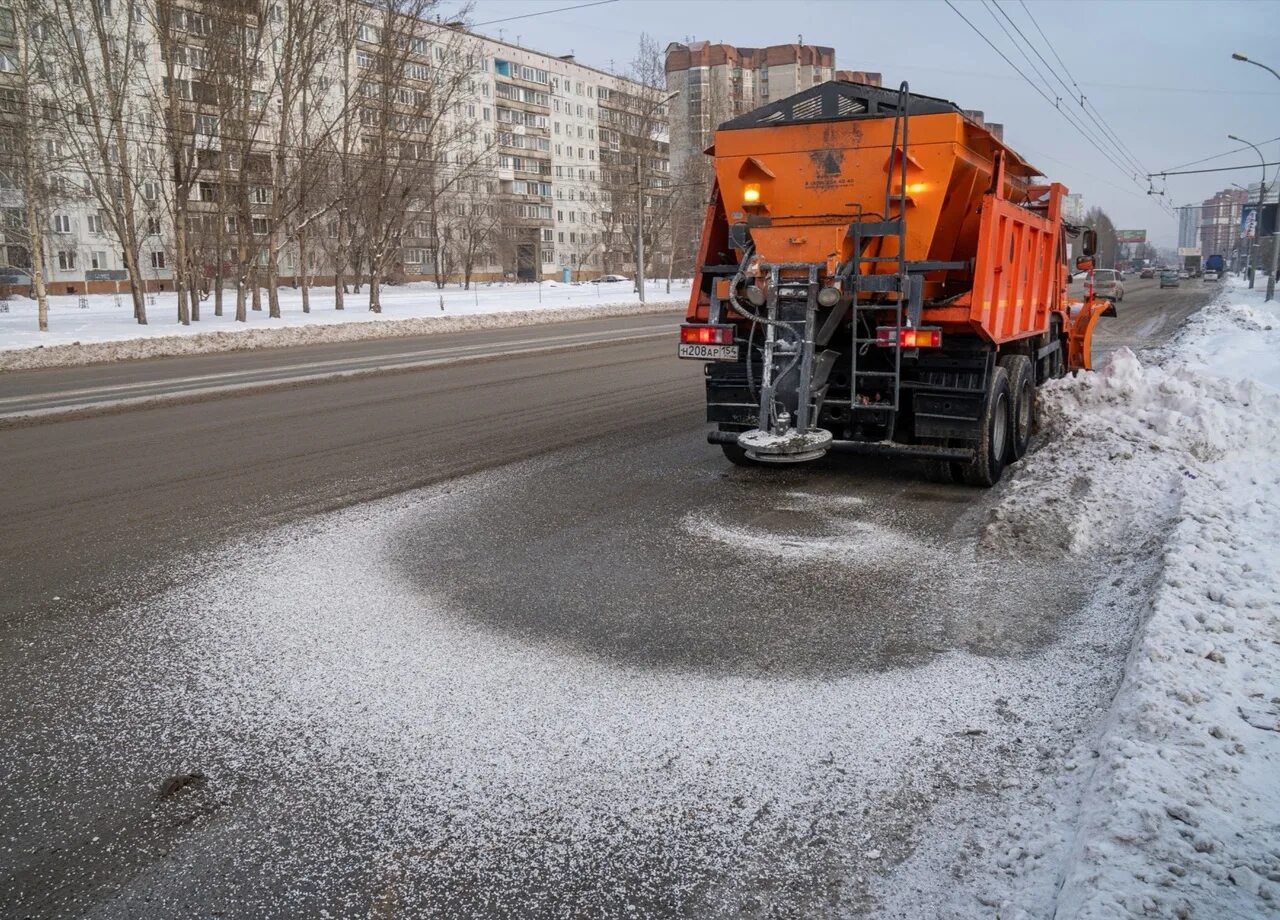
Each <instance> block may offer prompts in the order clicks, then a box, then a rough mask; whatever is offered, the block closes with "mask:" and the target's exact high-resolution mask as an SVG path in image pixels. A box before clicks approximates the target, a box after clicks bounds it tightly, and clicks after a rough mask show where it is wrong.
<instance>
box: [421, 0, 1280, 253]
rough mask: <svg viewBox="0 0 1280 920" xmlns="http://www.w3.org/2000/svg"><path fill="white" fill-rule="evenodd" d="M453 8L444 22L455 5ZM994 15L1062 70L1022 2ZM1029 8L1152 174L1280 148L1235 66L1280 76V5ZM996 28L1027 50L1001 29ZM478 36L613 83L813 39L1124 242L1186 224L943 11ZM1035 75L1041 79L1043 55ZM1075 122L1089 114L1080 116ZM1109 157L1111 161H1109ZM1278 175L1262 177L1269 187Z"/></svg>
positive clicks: (729, 1) (1271, 107) (1263, 108)
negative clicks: (951, 107) (973, 130)
mask: <svg viewBox="0 0 1280 920" xmlns="http://www.w3.org/2000/svg"><path fill="white" fill-rule="evenodd" d="M448 2H449V3H450V5H449V6H447V7H446V9H454V8H457V6H459V5H460V4H458V3H456V2H452V0H448ZM581 2H585V0H475V3H474V13H473V16H472V20H473V21H474V22H476V23H484V22H487V21H489V20H495V19H507V18H508V17H516V16H522V15H524V14H528V13H536V12H540V11H544V10H555V9H557V8H560V7H566V6H572V5H575V4H577V3H581ZM954 2H955V3H956V6H957V7H958V8H959V9H960V11H961V12H962V13H964V15H965V16H967V17H968V18H969V19H970V20H971V21H972V22H973V23H974V25H976V26H977V27H978V28H979V29H981V30H982V32H983V33H985V34H986V35H987V36H988V37H989V38H990V39H991V40H992V41H993V42H995V43H996V44H997V45H999V46H1000V47H1001V48H1002V49H1003V50H1004V51H1005V53H1006V54H1007V55H1008V56H1009V57H1010V59H1011V60H1012V61H1013V62H1014V63H1015V64H1017V65H1018V66H1019V67H1020V68H1021V69H1022V70H1023V72H1025V73H1026V74H1027V75H1028V76H1029V77H1031V78H1032V79H1035V75H1034V73H1032V71H1031V67H1030V66H1029V65H1028V64H1027V62H1026V60H1025V59H1024V58H1023V57H1022V56H1021V54H1020V53H1019V52H1018V51H1017V50H1016V49H1015V47H1014V45H1013V44H1012V43H1011V42H1010V41H1009V39H1008V38H1007V37H1006V36H1005V34H1004V33H1003V32H1002V31H1001V30H1000V28H999V26H998V25H997V20H996V18H995V17H994V16H993V14H992V12H991V11H990V10H988V9H985V8H984V7H983V6H982V4H981V3H980V2H978V0H954ZM999 2H1000V4H1001V6H1002V8H1003V9H1004V10H1005V11H1006V12H1007V13H1008V15H1009V17H1010V18H1012V19H1013V20H1014V22H1016V23H1017V24H1018V25H1019V27H1020V28H1021V29H1022V30H1023V32H1024V33H1026V34H1027V35H1028V36H1029V37H1030V38H1031V39H1033V41H1034V43H1035V44H1036V45H1037V46H1038V47H1039V49H1040V52H1041V54H1043V55H1044V57H1045V58H1046V59H1047V60H1048V61H1049V62H1050V63H1051V64H1053V65H1054V66H1055V67H1057V66H1058V62H1057V61H1056V60H1055V58H1054V57H1053V55H1052V54H1051V53H1050V51H1049V50H1048V49H1047V48H1046V47H1045V46H1044V44H1043V41H1042V40H1041V39H1040V36H1039V35H1038V34H1036V33H1035V31H1034V26H1033V25H1032V24H1031V21H1030V20H1029V19H1028V17H1027V14H1026V12H1025V11H1024V10H1023V8H1022V6H1021V4H1020V3H1019V2H1018V0H999ZM1027 6H1028V8H1029V9H1030V10H1031V13H1032V14H1033V15H1034V17H1035V19H1036V21H1037V22H1038V23H1039V25H1040V27H1041V28H1042V29H1043V30H1044V32H1045V34H1046V35H1047V36H1048V38H1049V39H1050V41H1052V43H1053V50H1056V52H1057V53H1058V55H1060V56H1061V58H1062V62H1063V63H1064V64H1065V65H1066V68H1067V69H1068V70H1069V71H1070V74H1071V75H1072V76H1073V77H1074V78H1075V80H1077V81H1078V82H1079V84H1080V85H1081V86H1082V87H1083V88H1084V91H1085V93H1086V94H1087V95H1088V98H1089V101H1090V103H1091V104H1092V105H1093V106H1095V107H1096V109H1097V111H1098V112H1099V113H1101V116H1102V118H1103V119H1104V120H1105V121H1106V123H1107V124H1108V125H1109V127H1110V128H1111V129H1112V130H1114V131H1115V133H1116V135H1117V136H1118V137H1119V139H1120V140H1121V141H1123V143H1124V144H1125V145H1126V146H1127V147H1128V149H1129V151H1130V152H1132V154H1133V155H1134V157H1135V158H1136V159H1137V160H1138V162H1139V163H1141V164H1142V165H1143V166H1145V167H1146V168H1147V169H1148V170H1152V171H1157V170H1164V169H1170V168H1173V167H1176V166H1178V165H1180V164H1182V163H1186V162H1188V161H1190V160H1197V159H1200V158H1201V157H1207V156H1212V155H1213V154H1217V153H1223V152H1225V151H1228V150H1231V149H1233V148H1235V147H1238V146H1240V145H1239V144H1236V143H1235V142H1233V141H1229V140H1228V139H1227V135H1228V134H1234V135H1237V136H1238V137H1242V138H1245V139H1247V140H1249V141H1252V142H1253V143H1255V144H1261V142H1263V141H1267V140H1269V139H1271V138H1277V137H1280V80H1277V79H1276V78H1275V77H1273V76H1271V75H1270V74H1269V73H1267V72H1266V71H1265V70H1262V69H1261V68H1258V67H1255V66H1253V65H1251V64H1244V63H1240V62H1238V61H1233V60H1232V59H1231V53H1232V52H1233V51H1240V52H1243V53H1245V54H1247V55H1249V56H1250V57H1252V58H1255V59H1257V60H1259V61H1262V62H1263V63H1266V64H1269V65H1270V66H1271V67H1274V68H1275V69H1276V70H1280V0H1238V2H1237V0H1202V2H1171V0H1157V2H1144V0H1128V2H1079V0H1075V2H1069V0H1040V2H1035V0H1028V3H1027ZM999 21H1000V22H1003V23H1004V25H1005V27H1006V28H1008V29H1009V31H1010V32H1011V33H1012V34H1013V35H1014V36H1015V37H1017V34H1018V33H1017V32H1016V31H1014V30H1013V27H1012V26H1011V25H1010V24H1009V23H1008V21H1007V20H1004V19H1001V20H999ZM499 30H502V34H501V36H499ZM477 31H479V32H481V33H484V34H487V35H492V36H494V37H501V38H503V39H504V40H506V41H516V40H517V39H518V41H519V43H520V44H522V45H524V46H526V47H530V48H536V49H538V50H540V51H546V52H550V53H553V54H567V53H569V52H573V53H574V54H576V55H577V58H578V60H579V61H580V62H581V63H584V64H589V65H591V66H594V67H600V68H602V69H604V70H609V69H614V70H617V71H624V70H625V69H626V66H627V63H628V62H629V61H630V60H631V59H632V58H633V57H634V56H635V52H636V46H637V43H638V40H639V36H640V34H641V33H642V32H648V33H649V34H651V35H653V36H654V37H655V38H657V39H658V41H659V43H660V44H662V45H665V44H666V43H667V42H670V41H689V40H697V39H706V40H709V41H722V42H728V43H730V44H734V45H739V46H762V45H771V44H781V43H785V42H792V41H796V39H797V36H798V35H803V36H804V41H805V42H807V43H810V44H819V45H829V46H831V47H834V48H835V49H836V64H837V65H838V66H839V67H840V68H841V69H850V70H872V71H879V72H881V73H883V74H884V80H885V84H886V85H894V86H896V85H897V84H898V83H899V82H900V81H902V80H907V81H909V82H910V84H911V88H912V90H914V91H916V92H922V93H926V94H929V95H934V96H943V97H946V98H948V99H951V100H953V101H954V102H956V103H958V104H959V105H960V106H961V107H962V108H966V109H981V110H983V111H985V112H986V114H987V118H988V119H989V120H991V121H998V122H1003V123H1004V125H1005V140H1006V141H1007V142H1008V143H1009V144H1011V145H1012V146H1013V147H1014V148H1015V149H1016V150H1018V152H1019V153H1021V154H1022V155H1023V156H1025V157H1026V158H1027V159H1029V160H1030V161H1031V162H1033V163H1035V164H1036V165H1037V166H1039V167H1040V168H1041V169H1042V170H1044V172H1045V173H1046V174H1047V175H1048V176H1050V177H1051V178H1053V179H1055V180H1058V181H1061V182H1064V183H1066V184H1067V185H1068V186H1069V187H1070V188H1071V190H1072V191H1073V192H1081V193H1083V195H1084V197H1085V202H1086V204H1088V205H1092V204H1098V205H1101V206H1102V207H1104V208H1105V209H1106V210H1107V211H1108V213H1109V214H1110V215H1111V217H1112V219H1113V220H1114V221H1115V223H1116V225H1117V226H1118V227H1121V228H1145V229H1146V230H1147V231H1148V238H1149V239H1151V240H1152V241H1153V242H1155V243H1156V244H1158V245H1162V246H1173V245H1175V244H1176V237H1177V224H1176V218H1174V217H1171V216H1169V215H1168V214H1167V213H1166V212H1165V211H1163V210H1161V208H1160V207H1159V206H1158V205H1157V204H1156V203H1155V201H1154V200H1153V199H1151V198H1150V197H1149V196H1148V195H1147V194H1146V187H1147V183H1146V180H1145V179H1143V180H1141V184H1140V185H1135V184H1134V182H1133V181H1131V178H1130V176H1129V175H1127V174H1125V173H1122V172H1121V171H1120V169H1119V168H1118V167H1117V166H1116V165H1113V164H1112V163H1110V162H1108V160H1107V159H1106V157H1104V156H1103V154H1102V153H1100V152H1099V151H1098V150H1097V149H1095V148H1094V147H1093V146H1092V145H1091V144H1090V143H1089V141H1087V140H1085V139H1084V138H1083V137H1082V136H1081V135H1080V134H1079V132H1078V131H1077V130H1076V129H1075V128H1073V127H1072V126H1071V124H1070V123H1069V122H1068V121H1067V120H1066V119H1064V118H1063V117H1062V115H1061V114H1059V113H1058V112H1057V111H1055V110H1054V108H1053V106H1052V105H1051V104H1050V103H1049V102H1047V101H1046V100H1045V99H1043V98H1042V97H1041V96H1039V95H1038V94H1037V93H1036V91H1035V90H1033V89H1032V88H1031V87H1030V86H1029V85H1028V84H1027V83H1026V82H1025V81H1024V80H1023V78H1022V77H1020V76H1019V75H1018V74H1017V73H1016V72H1014V70H1013V69H1012V68H1011V67H1010V65H1009V64H1007V63H1005V62H1004V61H1003V60H1001V59H1000V57H999V56H998V55H997V54H996V52H995V51H993V50H992V49H991V48H990V47H988V46H987V45H986V44H985V43H984V42H983V40H982V39H981V38H980V37H978V35H976V34H975V33H974V32H973V31H972V30H971V29H970V28H969V26H967V25H965V23H964V22H963V21H962V20H961V19H960V17H959V16H957V15H956V14H955V13H954V12H952V10H951V9H949V8H948V7H947V5H946V4H945V3H944V2H942V0H905V2H904V0H614V2H610V3H605V4H602V5H598V6H594V7H590V8H586V9H580V10H576V11H566V12H552V13H547V14H546V15H539V16H533V17H529V18H524V19H513V20H511V21H507V22H502V23H494V24H491V25H483V26H480V27H479V28H478V29H477ZM1031 59H1032V60H1033V61H1035V63H1036V65H1037V66H1039V67H1040V68H1041V70H1045V68H1044V66H1043V65H1042V64H1041V63H1040V61H1039V60H1038V59H1037V58H1036V57H1035V55H1034V54H1032V55H1031ZM1050 79H1052V77H1050ZM1068 85H1070V82H1069V81H1068ZM1053 87H1054V88H1055V89H1056V95H1059V96H1064V97H1065V96H1066V95H1067V94H1066V91H1065V90H1064V89H1063V88H1062V86H1061V85H1059V84H1057V82H1056V81H1055V82H1054V83H1053ZM1048 92H1049V91H1048V90H1046V93H1048ZM1064 104H1065V105H1069V106H1070V105H1073V103H1070V102H1067V103H1064ZM1074 111H1075V112H1079V111H1080V108H1079V105H1078V104H1074ZM1088 124H1090V126H1091V127H1093V126H1092V123H1091V122H1088ZM1094 130H1095V131H1101V130H1102V129H1100V128H1094ZM1104 149H1107V150H1108V152H1113V150H1112V145H1105V147H1104ZM1263 151H1264V153H1265V154H1266V156H1267V161H1268V162H1276V161H1280V140H1277V141H1272V142H1271V143H1268V144H1265V145H1263ZM1113 153H1114V156H1115V158H1116V159H1117V160H1123V159H1124V156H1123V154H1122V153H1118V152H1113ZM1259 163H1260V161H1259V159H1258V156H1257V155H1256V154H1255V153H1254V152H1253V151H1252V150H1245V151H1244V152H1243V153H1240V154H1237V155H1235V156H1232V157H1225V158H1222V159H1219V160H1213V161H1211V162H1208V163H1204V164H1199V167H1214V166H1234V165H1241V166H1247V165H1249V164H1253V165H1254V166H1255V167H1256V168H1252V169H1244V170H1238V171H1235V172H1229V173H1216V174H1212V173H1211V174H1207V175H1197V176H1181V177H1175V178H1170V179H1168V180H1167V182H1166V183H1159V182H1157V188H1160V189H1164V190H1166V191H1167V193H1168V200H1169V202H1170V203H1171V204H1174V205H1181V204H1187V203H1199V202H1200V201H1201V200H1203V199H1204V198H1207V197H1208V196H1210V195H1212V194H1213V193H1214V192H1215V191H1217V190H1218V189H1222V188H1227V187H1229V185H1230V183H1232V182H1238V183H1240V184H1242V185H1246V184H1248V183H1249V182H1255V181H1257V180H1258V178H1259V176H1260V174H1261V166H1260V165H1258V164H1259ZM1192 168H1197V167H1192ZM1277 168H1278V167H1272V168H1271V169H1270V170H1268V181H1269V182H1270V181H1271V178H1272V176H1273V175H1274V174H1275V171H1276V169H1277Z"/></svg>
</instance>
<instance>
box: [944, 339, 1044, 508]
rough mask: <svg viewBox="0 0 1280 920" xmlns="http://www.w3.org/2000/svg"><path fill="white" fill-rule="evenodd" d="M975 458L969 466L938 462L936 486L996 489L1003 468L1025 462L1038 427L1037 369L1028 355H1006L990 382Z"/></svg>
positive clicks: (988, 383) (999, 362) (979, 425)
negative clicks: (1033, 430)
mask: <svg viewBox="0 0 1280 920" xmlns="http://www.w3.org/2000/svg"><path fill="white" fill-rule="evenodd" d="M985 396H986V398H985V399H984V400H983V408H982V416H981V418H980V419H979V420H978V438H977V443H976V445H975V451H976V453H975V455H974V458H973V459H972V460H971V461H969V462H968V463H948V462H945V461H936V462H933V463H931V464H930V465H929V468H928V471H927V472H928V476H929V478H930V479H932V480H934V481H935V482H938V481H941V482H946V481H952V482H963V483H966V484H967V485H971V486H983V487H986V486H993V485H995V484H996V483H997V482H999V481H1000V477H1001V475H1003V473H1004V468H1005V466H1007V465H1008V464H1010V463H1012V462H1013V461H1015V460H1020V459H1022V457H1023V456H1025V455H1026V453H1027V448H1028V447H1029V446H1030V445H1031V430H1032V428H1033V427H1034V425H1035V400H1036V378H1035V367H1034V366H1033V365H1032V363H1031V359H1030V358H1028V357H1027V356H1026V355H1004V356H1003V357H1001V358H1000V359H999V361H998V362H997V363H996V366H995V368H994V370H992V372H991V376H990V377H989V378H988V380H987V392H986V394H985Z"/></svg>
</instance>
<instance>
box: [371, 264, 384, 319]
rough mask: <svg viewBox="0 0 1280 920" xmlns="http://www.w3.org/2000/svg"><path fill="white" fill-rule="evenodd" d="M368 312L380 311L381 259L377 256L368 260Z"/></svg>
mask: <svg viewBox="0 0 1280 920" xmlns="http://www.w3.org/2000/svg"><path fill="white" fill-rule="evenodd" d="M369 312H370V313H381V312H382V259H381V257H379V256H374V257H373V258H372V259H370V260H369Z"/></svg>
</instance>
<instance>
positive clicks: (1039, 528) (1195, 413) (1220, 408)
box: [988, 286, 1280, 918]
mask: <svg viewBox="0 0 1280 920" xmlns="http://www.w3.org/2000/svg"><path fill="white" fill-rule="evenodd" d="M1042 398H1043V403H1042V406H1041V420H1042V423H1046V422H1047V424H1048V426H1049V428H1050V441H1049V443H1048V445H1047V446H1046V447H1044V448H1043V449H1042V450H1040V451H1038V452H1036V453H1034V454H1033V455H1031V456H1030V457H1029V458H1028V459H1027V460H1026V461H1025V466H1024V468H1023V469H1022V470H1021V471H1020V472H1019V475H1018V476H1017V477H1016V478H1015V479H1014V480H1013V481H1012V482H1011V483H1010V484H1009V486H1008V489H1007V491H1006V493H1005V495H1004V497H1003V499H1002V501H1001V503H1000V506H999V508H998V509H997V512H996V514H995V519H994V520H993V521H992V522H991V523H990V524H989V525H988V536H993V535H994V536H1002V537H1006V538H1007V537H1009V536H1011V535H1015V534H1019V533H1021V534H1026V533H1031V532H1040V533H1042V534H1044V535H1046V536H1048V535H1053V534H1057V535H1059V539H1058V541H1057V542H1058V545H1059V546H1060V547H1061V549H1062V551H1063V554H1064V564H1067V562H1066V560H1067V558H1069V557H1070V556H1071V555H1076V554H1086V553H1092V552H1101V553H1106V554H1111V555H1112V558H1113V559H1114V560H1116V563H1115V568H1114V571H1115V572H1116V574H1121V573H1123V572H1125V571H1127V570H1132V569H1134V568H1136V567H1140V566H1143V565H1150V566H1152V570H1153V572H1154V573H1155V574H1154V578H1153V579H1152V584H1151V590H1150V593H1149V596H1147V597H1146V598H1141V597H1138V598H1134V599H1133V600H1134V601H1135V602H1139V603H1142V604H1143V605H1144V613H1143V619H1142V626H1141V628H1140V630H1139V634H1138V635H1137V637H1136V638H1135V642H1134V646H1133V649H1132V652H1131V654H1130V658H1129V661H1128V663H1127V666H1126V669H1125V675H1124V678H1123V682H1122V684H1121V687H1120V689H1119V692H1118V694H1117V696H1116V698H1115V702H1114V704H1113V706H1112V711H1111V713H1110V714H1109V716H1108V718H1107V720H1106V723H1105V727H1104V729H1103V732H1102V735H1101V737H1100V738H1098V739H1095V741H1094V743H1093V745H1092V747H1093V748H1094V749H1095V750H1096V756H1094V757H1092V758H1090V754H1091V752H1088V751H1085V752H1083V756H1082V758H1080V759H1081V760H1082V762H1081V763H1080V764H1079V766H1080V767H1082V768H1083V769H1086V770H1089V771H1091V774H1090V775H1088V776H1087V778H1086V780H1085V781H1084V783H1083V796H1082V798H1080V799H1079V800H1077V801H1075V802H1064V803H1062V811H1060V813H1059V815H1058V816H1057V819H1058V820H1059V821H1060V822H1061V823H1062V824H1063V825H1064V826H1063V827H1062V828H1060V833H1063V834H1066V835H1067V836H1068V837H1069V838H1070V835H1071V834H1073V833H1074V838H1073V839H1069V840H1068V842H1067V849H1068V850H1069V855H1068V857H1067V859H1066V861H1065V866H1063V867H1062V870H1061V875H1060V881H1061V888H1060V891H1059V894H1058V897H1057V899H1056V905H1055V906H1056V910H1055V911H1054V914H1053V916H1055V917H1058V918H1075V917H1116V918H1119V917H1139V916H1159V917H1241V918H1243V917H1250V918H1252V917H1262V916H1275V915H1277V913H1280V515H1278V514H1277V506H1280V459H1277V456H1278V452H1280V305H1277V304H1275V303H1270V304H1264V303H1263V302H1262V293H1261V291H1260V290H1259V291H1249V290H1247V289H1245V288H1243V287H1240V286H1235V287H1230V288H1228V289H1227V291H1226V292H1224V294H1223V296H1221V297H1220V298H1219V299H1218V300H1217V301H1216V302H1215V303H1214V304H1212V305H1210V306H1208V307H1206V308H1205V309H1204V310H1202V311H1201V312H1200V313H1198V314H1196V315H1195V316H1193V317H1192V319H1191V320H1190V321H1189V322H1188V323H1187V325H1186V327H1185V328H1184V329H1183V331H1182V332H1181V333H1180V335H1179V336H1178V338H1177V339H1176V340H1175V341H1174V342H1173V343H1172V344H1171V345H1169V346H1167V347H1166V348H1163V349H1160V350H1158V351H1155V352H1153V353H1149V354H1147V355H1145V356H1144V357H1143V359H1142V360H1139V358H1138V357H1136V356H1135V355H1134V354H1133V353H1132V352H1130V351H1129V350H1128V349H1121V350H1120V351H1119V352H1117V353H1116V354H1114V355H1112V356H1111V357H1109V358H1108V359H1107V362H1106V363H1105V364H1104V365H1103V366H1102V367H1101V368H1100V370H1099V372H1098V373H1097V374H1091V375H1084V376H1082V377H1080V378H1076V379H1071V378H1068V379H1065V380H1063V381H1060V382H1058V383H1054V384H1052V385H1050V386H1049V387H1047V388H1046V390H1045V391H1044V393H1043V397H1042ZM1112 603H1113V604H1114V601H1112ZM1069 769H1070V768H1069ZM1072 812H1074V818H1073V815H1072V814H1071V813H1072ZM1072 823H1074V830H1073V829H1072V827H1071V825H1072ZM1015 862H1016V861H1015ZM1024 871H1028V872H1029V871H1031V870H1026V869H1025V867H1023V866H1022V865H1021V864H1009V865H1007V866H1006V867H1005V872H1004V873H1003V884H1004V886H1005V889H1004V890H1005V893H1006V897H1005V898H1003V899H1000V900H999V902H998V903H999V904H1000V907H1001V912H1000V914H999V915H1000V916H1001V917H1013V916H1025V914H1022V913H1021V912H1020V911H1021V909H1022V904H1021V903H1020V901H1021V899H1020V897H1019V891H1020V890H1021V889H1024V888H1025V887H1026V885H1025V879H1022V878H1020V876H1021V875H1022V874H1023V872H1024Z"/></svg>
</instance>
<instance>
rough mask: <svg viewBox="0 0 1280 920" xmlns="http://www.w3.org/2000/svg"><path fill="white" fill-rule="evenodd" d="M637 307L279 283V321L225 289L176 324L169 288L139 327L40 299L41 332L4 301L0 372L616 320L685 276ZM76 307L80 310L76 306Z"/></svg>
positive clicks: (32, 315)
mask: <svg viewBox="0 0 1280 920" xmlns="http://www.w3.org/2000/svg"><path fill="white" fill-rule="evenodd" d="M645 294H646V300H647V303H646V304H641V303H640V301H639V298H638V297H637V296H636V294H635V293H634V292H633V291H632V289H631V284H630V283H629V282H628V283H614V284H595V283H585V284H580V285H579V284H561V283H558V282H554V281H551V282H544V283H543V284H541V285H537V284H493V285H478V286H477V285H473V286H472V289H471V290H461V289H460V288H458V287H457V286H456V285H455V286H450V287H449V288H447V289H444V290H441V289H438V288H436V286H435V285H433V284H425V283H415V284H406V285H398V286H394V287H387V288H384V290H383V295H382V313H381V314H375V313H370V312H369V310H368V295H367V294H366V293H362V294H348V295H347V297H346V309H344V310H341V311H338V310H335V309H334V306H333V291H332V289H326V288H315V289H313V290H312V292H311V312H310V313H304V312H302V298H301V295H300V294H299V292H298V291H297V290H294V289H291V288H284V289H281V292H280V312H281V316H280V318H279V319H272V318H270V317H269V316H268V314H267V310H266V302H265V300H266V298H265V293H264V298H263V301H264V302H263V309H262V310H260V311H254V310H249V311H248V320H247V322H245V323H237V322H236V321H235V318H234V317H235V295H234V292H232V291H227V292H226V295H225V296H224V299H223V315H222V316H215V315H214V312H213V301H212V300H206V301H205V302H204V303H202V304H201V308H200V312H201V319H200V321H199V322H193V323H191V325H189V326H183V325H181V324H179V323H178V322H177V320H176V314H177V300H176V297H175V295H174V294H173V293H172V292H169V293H161V294H156V295H151V296H149V297H148V302H147V317H148V320H149V322H148V324H147V325H145V326H139V325H138V324H137V323H136V322H134V321H133V316H132V301H131V300H130V299H129V296H128V295H127V294H122V295H119V296H116V295H112V294H94V295H90V296H88V297H85V298H80V297H78V296H74V295H60V296H51V297H50V298H49V330H48V331H47V332H43V333H42V332H40V331H39V329H38V327H37V319H36V304H35V301H33V300H29V299H28V298H25V297H13V298H11V299H10V300H9V301H8V302H7V306H8V308H9V309H8V312H0V370H18V369H22V368H31V367H56V366H65V365H70V364H87V363H96V362H102V361H120V360H130V359H136V358H149V357H160V356H175V355H187V354H196V353H202V352H219V351H235V350H239V349H246V348H279V347H286V346H289V345H300V344H319V343H324V342H349V341H357V340H361V339H372V338H389V337H393V336H403V335H430V334H433V333H447V332H461V331H465V330H468V329H482V328H500V327H507V326H520V325H536V324H541V323H548V322H562V321H566V320H574V319H590V318H593V317H598V316H615V315H616V316H621V315H627V314H637V313H652V312H662V311H674V310H678V309H679V308H680V306H681V305H683V304H685V303H687V302H688V298H689V281H688V280H677V281H674V282H672V285H671V290H670V292H668V291H667V283H666V281H665V280H661V281H653V282H650V283H648V284H646V285H645ZM82 304H83V306H82Z"/></svg>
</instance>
